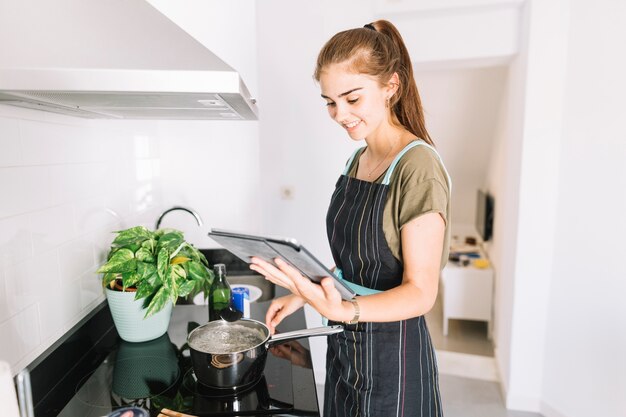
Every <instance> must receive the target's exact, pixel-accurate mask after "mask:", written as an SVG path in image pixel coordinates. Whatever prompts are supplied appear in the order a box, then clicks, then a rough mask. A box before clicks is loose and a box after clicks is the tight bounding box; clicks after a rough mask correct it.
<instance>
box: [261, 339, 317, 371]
mask: <svg viewBox="0 0 626 417" xmlns="http://www.w3.org/2000/svg"><path fill="white" fill-rule="evenodd" d="M269 350H270V352H271V353H272V355H274V356H277V357H279V358H283V359H287V360H288V361H291V363H292V364H294V365H296V366H300V367H302V368H308V369H311V368H312V367H313V364H312V363H311V353H310V352H309V350H308V349H307V348H305V347H304V346H302V345H301V344H300V343H299V342H298V341H296V340H292V341H291V342H286V343H282V344H280V345H276V346H272V347H271V348H270V349H269Z"/></svg>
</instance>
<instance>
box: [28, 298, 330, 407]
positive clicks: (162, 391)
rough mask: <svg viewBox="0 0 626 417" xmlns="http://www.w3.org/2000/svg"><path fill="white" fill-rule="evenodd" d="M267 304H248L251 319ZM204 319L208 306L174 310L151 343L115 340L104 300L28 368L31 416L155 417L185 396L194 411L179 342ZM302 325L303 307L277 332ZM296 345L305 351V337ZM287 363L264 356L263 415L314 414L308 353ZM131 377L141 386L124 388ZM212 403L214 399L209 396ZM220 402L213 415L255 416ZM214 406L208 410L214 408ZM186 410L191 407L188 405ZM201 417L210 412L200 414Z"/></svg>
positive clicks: (186, 363) (261, 315)
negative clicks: (146, 413) (121, 416)
mask: <svg viewBox="0 0 626 417" xmlns="http://www.w3.org/2000/svg"><path fill="white" fill-rule="evenodd" d="M279 293H280V292H279ZM268 307H269V302H262V303H252V304H251V309H250V310H251V311H250V312H251V317H252V318H255V319H257V320H260V321H264V317H265V312H266V311H267V308H268ZM207 315H208V312H207V307H206V306H196V305H177V306H176V307H174V309H173V313H172V318H171V321H170V325H169V329H168V332H167V334H166V335H164V336H162V337H161V338H159V339H156V340H155V341H151V342H145V343H128V342H124V341H122V340H121V339H120V338H119V336H118V335H117V331H116V330H115V327H114V325H113V323H112V320H111V315H110V312H109V309H108V305H107V303H106V302H104V303H102V305H100V306H99V307H98V308H97V309H96V310H94V313H93V314H92V315H91V317H89V319H86V320H84V321H83V322H82V324H80V325H78V326H76V327H75V328H74V329H72V331H70V332H68V334H67V335H66V336H65V337H63V338H62V340H60V341H59V342H57V343H56V344H55V345H54V346H53V347H52V348H50V349H49V350H48V351H47V352H46V353H44V355H42V357H40V358H38V359H37V360H36V361H35V362H33V364H32V365H31V366H29V367H28V368H29V370H30V373H31V381H32V387H33V402H34V405H35V416H37V417H40V416H57V415H59V416H78V415H80V416H81V417H87V416H94V417H96V416H103V415H105V414H107V413H109V412H110V411H112V410H113V409H115V408H119V407H120V406H121V405H125V404H129V403H130V404H139V405H142V406H144V407H145V408H151V414H152V415H155V416H156V414H158V413H157V409H160V407H162V406H168V408H171V406H173V405H172V404H175V403H176V401H178V400H181V401H182V400H183V399H185V400H187V403H189V402H190V401H194V407H196V402H195V400H194V398H193V396H192V397H191V400H190V399H189V395H187V394H188V393H186V391H185V390H184V389H183V388H184V387H187V386H188V381H189V380H190V375H192V374H191V373H190V371H189V370H188V368H189V358H188V351H187V352H185V349H184V348H185V346H184V345H185V342H186V338H187V333H188V331H189V329H191V328H193V327H194V326H197V325H199V324H204V323H206V322H207ZM305 327H306V323H305V318H304V312H303V311H302V310H300V311H298V312H296V313H294V314H292V315H291V316H290V317H288V318H286V319H285V320H284V321H283V323H281V325H280V326H279V330H280V331H282V332H286V331H291V330H299V329H303V328H305ZM297 342H298V343H299V344H300V345H302V346H303V347H304V348H305V349H306V352H308V349H309V343H308V340H307V339H299V340H298V341H297ZM285 346H288V345H287V344H286V345H285ZM287 351H289V349H287ZM138 352H141V353H138ZM147 352H149V353H147ZM167 358H169V359H167ZM292 358H293V359H292ZM292 358H287V359H284V358H279V357H277V356H274V355H272V354H268V358H267V363H266V366H265V374H264V380H263V385H264V387H263V390H264V392H265V394H264V395H267V394H269V398H271V399H272V401H273V400H276V401H273V403H276V404H278V406H274V405H272V406H271V407H270V409H269V411H268V410H264V412H265V414H266V415H272V413H271V412H270V411H272V410H274V409H275V408H274V407H277V408H276V411H279V410H280V411H279V413H278V414H280V415H285V416H286V415H308V416H319V410H318V403H317V394H316V390H315V380H314V375H313V370H312V369H311V368H310V366H309V364H310V363H311V361H310V355H306V354H305V355H304V357H303V355H300V356H297V357H296V356H295V355H292ZM137 375H139V377H138V376H137ZM133 379H137V381H138V382H139V385H140V387H139V388H137V387H136V384H135V385H131V384H129V383H128V381H129V380H133ZM146 381H147V382H146ZM186 381H187V382H186ZM265 381H267V384H265ZM142 383H143V385H146V386H147V385H150V384H152V385H151V386H150V391H149V394H147V395H148V397H149V398H146V399H144V398H141V397H142V395H141V394H140V393H141V391H138V390H139V389H140V388H141V385H142ZM159 383H160V384H161V386H159ZM116 384H117V385H116ZM186 384H187V385H186ZM257 385H261V384H257ZM265 386H267V388H265ZM154 387H157V388H154ZM255 389H256V388H255ZM120 392H121V393H122V394H119V393H120ZM155 393H157V394H158V395H156V394H155ZM183 397H184V398H183ZM197 397H198V395H196V399H197ZM129 398H135V400H129ZM211 401H212V403H214V402H216V400H214V399H213V400H211ZM205 402H206V401H205ZM224 402H225V401H224V400H223V399H221V398H220V403H222V404H221V405H220V407H222V408H221V409H220V411H219V414H214V412H211V415H224V416H226V415H244V414H245V415H256V413H255V414H249V413H243V414H242V413H234V411H233V410H236V409H237V407H238V406H235V408H234V409H231V410H230V411H229V410H228V407H229V406H228V405H224V404H223V403H224ZM212 403H211V404H209V405H208V406H209V407H214V406H215V405H214V404H212ZM273 403H272V404H273ZM180 406H181V407H183V405H180ZM185 407H187V410H189V407H190V405H189V404H187V405H186V406H185ZM205 407H206V406H205ZM224 407H225V409H224ZM196 409H197V408H193V410H196ZM210 409H211V410H212V408H210ZM202 413H208V411H203V412H199V413H198V414H202ZM233 413H234V414H233Z"/></svg>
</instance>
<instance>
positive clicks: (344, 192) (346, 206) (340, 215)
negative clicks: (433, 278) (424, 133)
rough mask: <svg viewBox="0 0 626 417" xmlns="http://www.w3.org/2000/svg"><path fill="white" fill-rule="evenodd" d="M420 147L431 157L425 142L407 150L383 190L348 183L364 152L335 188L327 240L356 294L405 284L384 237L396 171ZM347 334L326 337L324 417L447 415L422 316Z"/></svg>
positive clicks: (354, 181)
mask: <svg viewBox="0 0 626 417" xmlns="http://www.w3.org/2000/svg"><path fill="white" fill-rule="evenodd" d="M418 145H423V146H427V147H429V148H430V149H433V148H432V147H431V146H429V145H428V144H426V143H425V142H423V141H421V140H418V141H414V142H411V143H409V144H408V145H407V146H406V147H405V148H404V149H403V150H402V152H400V153H399V154H398V155H397V156H396V158H395V159H394V161H393V162H392V163H391V165H390V166H389V168H388V170H387V173H386V175H385V177H384V179H383V182H382V183H380V184H377V183H372V182H368V181H362V180H359V179H356V178H352V177H349V176H348V172H349V170H350V167H351V165H352V162H353V159H354V157H355V156H356V154H357V153H358V151H357V152H355V153H354V154H353V155H352V158H350V161H349V162H348V164H347V165H346V169H345V171H344V173H343V175H342V176H341V177H340V178H339V180H338V181H337V185H336V187H335V191H334V193H333V196H332V199H331V202H330V207H329V209H328V214H327V217H326V227H327V232H328V239H329V241H330V246H331V251H332V254H333V258H334V260H335V264H336V266H337V268H338V270H339V274H338V275H341V278H342V279H343V280H344V282H346V283H347V284H348V285H350V286H352V288H353V289H354V290H355V291H356V292H357V294H360V295H366V294H371V293H374V292H379V291H384V290H388V289H390V288H394V287H396V286H398V285H400V283H401V282H402V272H403V267H402V263H401V262H400V261H399V260H398V259H396V258H395V257H394V256H393V254H392V253H391V250H390V249H389V246H388V245H387V241H386V239H385V235H384V233H383V211H384V208H385V203H386V201H387V193H388V190H389V181H390V178H391V174H392V172H393V170H394V168H395V166H396V164H397V163H398V161H399V160H400V158H401V157H402V155H404V153H405V152H406V151H408V150H409V149H411V148H412V147H414V146H418ZM433 151H434V149H433ZM435 153H436V152H435ZM331 324H334V323H332V322H331ZM345 329H346V330H345V331H344V332H342V333H338V334H334V335H331V336H329V337H328V350H327V354H326V369H327V371H326V385H325V393H324V417H343V416H351V417H356V416H359V417H366V416H371V417H392V416H398V417H401V416H406V417H408V416H411V417H416V416H419V417H439V416H442V415H443V412H442V409H441V399H440V395H439V382H438V372H437V363H436V358H435V351H434V348H433V345H432V342H431V339H430V334H429V333H428V329H427V327H426V321H425V319H424V317H423V316H421V317H415V318H412V319H409V320H402V321H396V322H389V323H357V324H354V325H347V324H346V325H345Z"/></svg>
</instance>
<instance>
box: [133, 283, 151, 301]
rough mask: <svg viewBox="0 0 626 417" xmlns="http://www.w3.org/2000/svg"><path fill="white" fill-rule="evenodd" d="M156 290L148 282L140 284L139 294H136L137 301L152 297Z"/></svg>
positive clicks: (138, 287) (138, 286)
mask: <svg viewBox="0 0 626 417" xmlns="http://www.w3.org/2000/svg"><path fill="white" fill-rule="evenodd" d="M154 290H155V287H153V286H152V285H150V283H149V282H148V281H143V282H140V283H139V284H138V285H137V292H135V300H141V299H142V298H146V297H148V296H150V294H152V293H153V292H154Z"/></svg>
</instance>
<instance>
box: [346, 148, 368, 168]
mask: <svg viewBox="0 0 626 417" xmlns="http://www.w3.org/2000/svg"><path fill="white" fill-rule="evenodd" d="M361 149H363V148H357V149H355V151H354V152H353V153H352V156H351V157H350V159H349V160H348V163H347V164H346V167H345V168H344V170H343V175H348V172H350V167H351V166H352V161H354V158H355V157H356V156H357V154H358V153H359V152H360V151H361Z"/></svg>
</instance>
